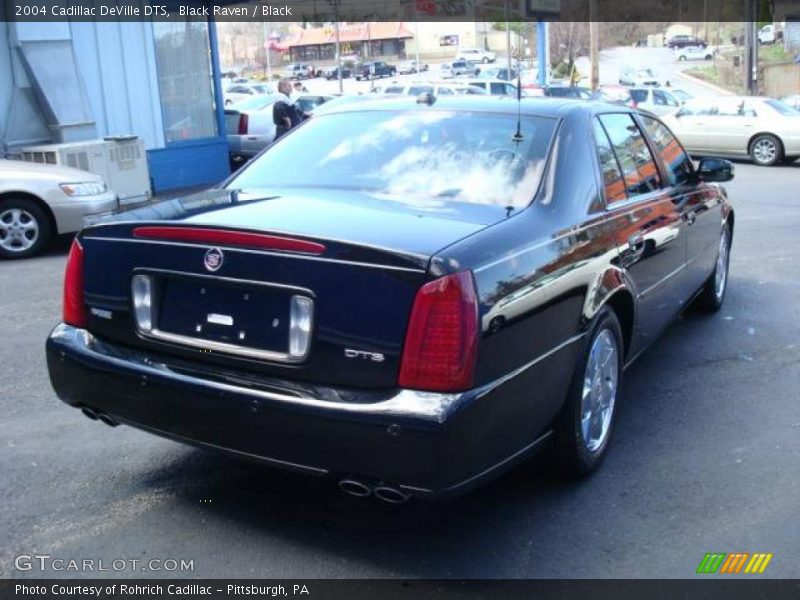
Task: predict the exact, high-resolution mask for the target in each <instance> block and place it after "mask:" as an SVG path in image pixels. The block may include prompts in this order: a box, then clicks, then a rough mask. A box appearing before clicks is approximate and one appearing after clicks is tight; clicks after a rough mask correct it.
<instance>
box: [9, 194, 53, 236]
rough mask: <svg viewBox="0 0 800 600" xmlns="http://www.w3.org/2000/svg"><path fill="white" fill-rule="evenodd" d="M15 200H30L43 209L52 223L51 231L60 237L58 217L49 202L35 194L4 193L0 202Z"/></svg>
mask: <svg viewBox="0 0 800 600" xmlns="http://www.w3.org/2000/svg"><path fill="white" fill-rule="evenodd" d="M14 199H23V200H30V201H31V202H35V203H36V205H37V206H39V208H41V209H42V211H43V212H44V214H45V215H47V220H48V221H49V223H50V231H51V232H52V233H53V235H58V233H59V231H58V226H57V225H56V217H55V215H54V214H53V211H52V209H51V208H50V206H48V204H47V202H45V201H44V200H42V199H41V198H39V196H35V195H34V194H29V193H28V192H2V193H0V202H2V201H3V200H14Z"/></svg>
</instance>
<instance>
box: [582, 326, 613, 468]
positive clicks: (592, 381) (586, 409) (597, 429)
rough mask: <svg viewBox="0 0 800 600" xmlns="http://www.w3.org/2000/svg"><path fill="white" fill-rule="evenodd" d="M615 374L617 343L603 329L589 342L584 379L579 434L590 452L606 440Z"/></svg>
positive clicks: (611, 334) (611, 412)
mask: <svg viewBox="0 0 800 600" xmlns="http://www.w3.org/2000/svg"><path fill="white" fill-rule="evenodd" d="M618 371H619V359H618V350H617V340H616V338H615V337H614V334H613V333H611V331H609V330H608V329H604V330H603V331H601V332H600V335H598V336H597V337H596V338H595V340H594V342H593V343H592V349H591V351H590V352H589V358H588V360H587V361H586V372H585V373H584V376H583V395H582V397H581V433H582V434H583V442H584V444H585V445H586V449H587V450H589V452H596V451H597V450H598V449H599V448H601V447H602V446H603V444H604V443H605V441H606V438H607V437H608V432H609V429H610V425H611V417H612V416H613V414H614V403H615V402H616V399H617V380H618V376H619V373H618Z"/></svg>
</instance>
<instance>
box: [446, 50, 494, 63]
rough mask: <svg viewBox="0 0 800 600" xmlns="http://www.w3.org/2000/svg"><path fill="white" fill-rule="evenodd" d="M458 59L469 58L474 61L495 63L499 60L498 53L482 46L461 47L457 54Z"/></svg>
mask: <svg viewBox="0 0 800 600" xmlns="http://www.w3.org/2000/svg"><path fill="white" fill-rule="evenodd" d="M456 59H457V60H458V59H461V60H468V61H469V62H473V63H483V64H486V63H493V62H494V61H496V60H497V55H496V54H495V53H494V52H489V51H488V50H481V49H480V48H459V50H458V53H457V54H456Z"/></svg>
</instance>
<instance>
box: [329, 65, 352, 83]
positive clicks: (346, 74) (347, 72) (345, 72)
mask: <svg viewBox="0 0 800 600" xmlns="http://www.w3.org/2000/svg"><path fill="white" fill-rule="evenodd" d="M322 75H323V77H325V79H327V80H328V81H332V80H334V79H339V67H330V68H329V69H325V71H323V73H322ZM352 76H353V69H351V68H350V67H342V79H350V78H351V77H352Z"/></svg>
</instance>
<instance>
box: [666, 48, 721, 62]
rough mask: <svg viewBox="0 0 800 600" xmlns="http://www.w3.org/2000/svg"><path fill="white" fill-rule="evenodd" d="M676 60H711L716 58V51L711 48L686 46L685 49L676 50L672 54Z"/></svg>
mask: <svg viewBox="0 0 800 600" xmlns="http://www.w3.org/2000/svg"><path fill="white" fill-rule="evenodd" d="M672 55H673V57H674V58H675V60H711V59H712V58H714V50H713V48H711V47H710V46H706V47H705V48H703V47H702V46H686V47H685V48H675V50H674V51H673V53H672Z"/></svg>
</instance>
